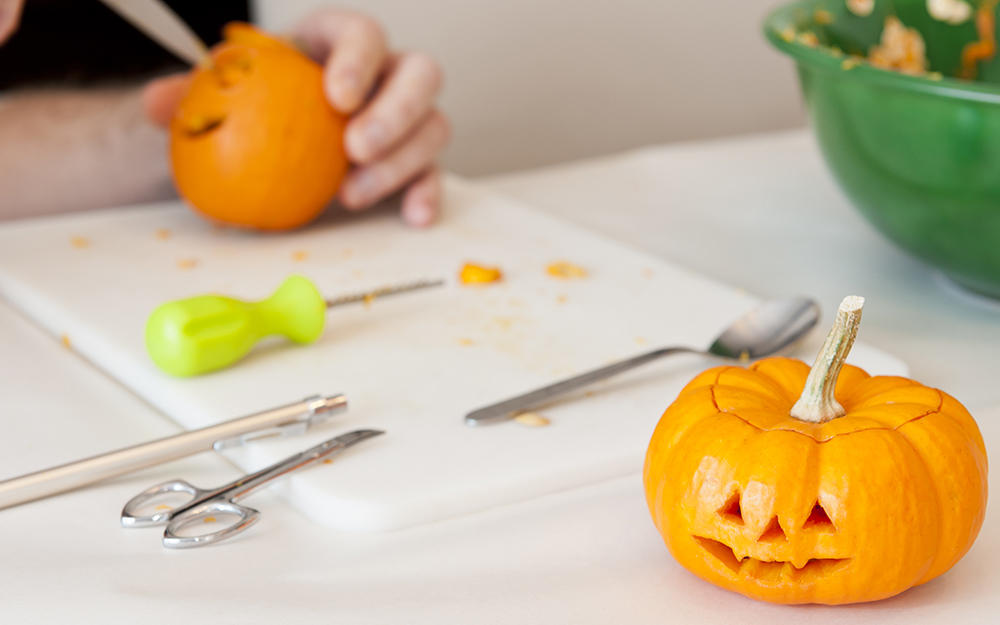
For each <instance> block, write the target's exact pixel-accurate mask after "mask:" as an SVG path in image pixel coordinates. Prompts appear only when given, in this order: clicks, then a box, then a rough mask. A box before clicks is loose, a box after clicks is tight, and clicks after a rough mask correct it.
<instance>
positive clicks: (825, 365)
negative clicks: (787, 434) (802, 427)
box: [791, 295, 865, 423]
mask: <svg viewBox="0 0 1000 625" xmlns="http://www.w3.org/2000/svg"><path fill="white" fill-rule="evenodd" d="M864 305H865V298H863V297H858V296H857V295H851V296H849V297H845V298H844V301H843V302H841V303H840V308H839V309H837V320H836V321H835V322H834V323H833V329H831V330H830V334H829V336H827V337H826V343H824V344H823V349H821V350H820V352H819V355H817V356H816V362H815V363H813V366H812V369H811V370H810V371H809V377H808V378H806V386H805V388H804V389H802V395H801V396H800V397H799V401H797V402H795V405H794V406H792V412H791V415H792V416H793V417H795V418H796V419H799V420H801V421H808V422H810V423H826V422H827V421H832V420H833V419H836V418H837V417H842V416H844V415H845V414H847V413H846V411H845V410H844V408H843V406H841V405H840V403H838V402H837V400H836V398H835V397H834V396H833V391H834V389H835V388H836V387H837V376H839V375H840V368H841V367H843V366H844V360H846V359H847V354H848V353H849V352H850V351H851V346H852V345H854V339H855V337H857V335H858V326H859V325H860V324H861V309H862V308H863V307H864Z"/></svg>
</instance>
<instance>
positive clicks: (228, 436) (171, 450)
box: [0, 395, 347, 509]
mask: <svg viewBox="0 0 1000 625" xmlns="http://www.w3.org/2000/svg"><path fill="white" fill-rule="evenodd" d="M346 409H347V399H346V398H345V397H344V396H343V395H336V396H333V397H326V398H324V397H318V396H317V397H310V398H307V399H304V400H302V401H300V402H295V403H294V404H289V405H287V406H282V407H280V408H275V409H273V410H267V411H264V412H259V413H257V414H253V415H250V416H248V417H242V418H240V419H233V420H232V421H226V422H225V423H220V424H219V425H213V426H211V427H207V428H203V429H200V430H194V431H192V432H185V433H183V434H178V435H176V436H171V437H169V438H163V439H160V440H158V441H153V442H151V443H145V444H143V445H137V446H135V447H129V448H127V449H121V450H118V451H114V452H111V453H108V454H103V455H100V456H94V457H93V458H87V459H86V460H80V461H78V462H72V463H70V464H64V465H62V466H58V467H53V468H51V469H46V470H44V471H38V472H37V473H31V474H28V475H23V476H21V477H16V478H13V479H10V480H6V481H4V482H0V509H3V508H8V507H10V506H16V505H18V504H22V503H26V502H28V501H34V500H36V499H42V498H44V497H50V496H52V495H57V494H59V493H62V492H66V491H68V490H73V489H76V488H80V487H82V486H87V485H89V484H94V483H95V482H100V481H102V480H106V479H110V478H112V477H117V476H119V475H124V474H126V473H131V472H133V471H138V470H139V469H145V468H146V467H151V466H154V465H157V464H160V463H163V462H167V461H169V460H176V459H177V458H183V457H185V456H190V455H192V454H195V453H198V452H202V451H208V450H210V449H212V447H213V446H214V445H215V443H217V442H218V441H230V444H232V442H234V441H242V440H245V439H247V438H251V439H252V438H253V437H247V436H246V435H247V434H248V433H251V432H257V433H259V432H262V431H266V432H275V431H276V430H275V428H279V429H278V430H277V433H278V434H281V433H289V434H293V433H295V434H297V433H300V432H301V431H303V430H304V429H305V428H306V427H308V426H311V425H314V424H316V423H319V422H321V421H324V420H325V419H327V418H328V417H329V416H331V415H333V414H336V413H338V412H342V411H344V410H346Z"/></svg>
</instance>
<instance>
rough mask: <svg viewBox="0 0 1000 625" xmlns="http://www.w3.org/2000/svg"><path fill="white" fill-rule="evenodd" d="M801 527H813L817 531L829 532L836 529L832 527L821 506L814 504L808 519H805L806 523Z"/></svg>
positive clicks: (817, 503) (831, 522)
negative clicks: (825, 530)
mask: <svg viewBox="0 0 1000 625" xmlns="http://www.w3.org/2000/svg"><path fill="white" fill-rule="evenodd" d="M803 527H815V528H817V529H827V530H830V531H835V530H836V528H834V526H833V521H831V520H830V516H829V515H828V514H827V513H826V510H824V509H823V506H821V505H819V502H818V501H817V502H816V505H815V506H813V509H812V512H810V513H809V518H808V519H806V523H805V525H804V526H803Z"/></svg>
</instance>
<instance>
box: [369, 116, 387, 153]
mask: <svg viewBox="0 0 1000 625" xmlns="http://www.w3.org/2000/svg"><path fill="white" fill-rule="evenodd" d="M386 135H387V133H386V130H385V124H383V123H382V122H380V121H379V120H377V119H373V120H371V121H369V122H368V123H367V124H365V129H364V137H365V143H367V144H368V150H369V151H370V152H377V151H379V150H380V149H382V147H383V146H384V145H385V141H386Z"/></svg>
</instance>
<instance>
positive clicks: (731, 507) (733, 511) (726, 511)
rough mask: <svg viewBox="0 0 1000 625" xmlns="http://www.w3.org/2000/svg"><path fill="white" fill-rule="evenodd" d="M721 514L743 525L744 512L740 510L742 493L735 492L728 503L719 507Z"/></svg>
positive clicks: (728, 519) (732, 521)
mask: <svg viewBox="0 0 1000 625" xmlns="http://www.w3.org/2000/svg"><path fill="white" fill-rule="evenodd" d="M719 514H720V515H721V516H722V518H724V519H726V520H727V521H730V522H731V523H736V524H737V525H743V512H742V511H741V510H740V494H739V493H733V496H732V497H730V498H729V500H728V501H727V502H726V504H725V505H724V506H722V507H721V508H719Z"/></svg>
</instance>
